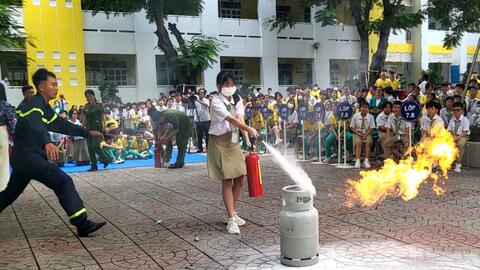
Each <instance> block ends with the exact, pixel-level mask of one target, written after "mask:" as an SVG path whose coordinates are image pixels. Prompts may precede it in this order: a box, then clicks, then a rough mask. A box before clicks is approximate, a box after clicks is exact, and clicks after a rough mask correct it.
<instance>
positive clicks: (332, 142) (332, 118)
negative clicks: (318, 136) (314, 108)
mask: <svg viewBox="0 0 480 270" xmlns="http://www.w3.org/2000/svg"><path fill="white" fill-rule="evenodd" d="M327 108H328V107H327ZM326 123H327V125H328V135H327V138H326V139H325V159H324V160H323V162H325V163H329V162H330V158H331V156H332V148H333V147H335V146H336V145H337V144H338V140H339V139H340V140H343V137H344V136H345V137H346V138H347V151H348V152H349V153H352V152H353V145H352V133H351V132H350V130H349V129H348V128H347V130H344V128H343V126H344V121H338V120H337V117H336V115H335V113H333V112H332V113H329V114H328V118H327V121H326ZM339 126H340V134H339V133H338V127H339ZM345 126H346V127H349V126H350V123H349V121H347V122H346V123H345ZM344 132H345V134H344ZM337 150H338V149H337Z"/></svg>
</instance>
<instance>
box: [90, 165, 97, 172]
mask: <svg viewBox="0 0 480 270" xmlns="http://www.w3.org/2000/svg"><path fill="white" fill-rule="evenodd" d="M88 171H89V172H94V171H98V167H97V165H92V166H91V167H90V169H88Z"/></svg>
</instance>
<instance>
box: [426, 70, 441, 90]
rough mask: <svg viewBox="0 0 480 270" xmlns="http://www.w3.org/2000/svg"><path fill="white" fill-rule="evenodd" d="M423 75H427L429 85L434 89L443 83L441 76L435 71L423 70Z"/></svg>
mask: <svg viewBox="0 0 480 270" xmlns="http://www.w3.org/2000/svg"><path fill="white" fill-rule="evenodd" d="M424 74H428V77H429V78H430V83H432V84H433V86H434V87H436V86H439V85H440V84H441V83H442V82H443V76H442V74H441V73H440V72H438V71H437V70H435V69H431V68H429V69H428V70H424V71H422V75H424Z"/></svg>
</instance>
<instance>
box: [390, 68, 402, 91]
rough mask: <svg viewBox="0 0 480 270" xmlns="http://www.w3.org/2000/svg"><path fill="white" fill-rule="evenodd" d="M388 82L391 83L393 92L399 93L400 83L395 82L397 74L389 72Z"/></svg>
mask: <svg viewBox="0 0 480 270" xmlns="http://www.w3.org/2000/svg"><path fill="white" fill-rule="evenodd" d="M390 81H391V82H392V88H393V90H395V91H399V90H400V88H401V85H400V81H399V80H397V73H396V72H395V71H390Z"/></svg>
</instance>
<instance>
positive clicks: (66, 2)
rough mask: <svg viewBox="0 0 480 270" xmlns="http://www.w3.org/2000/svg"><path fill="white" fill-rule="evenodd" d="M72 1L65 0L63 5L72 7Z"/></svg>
mask: <svg viewBox="0 0 480 270" xmlns="http://www.w3.org/2000/svg"><path fill="white" fill-rule="evenodd" d="M72 1H73V0H65V7H66V8H71V7H73V3H72Z"/></svg>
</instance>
